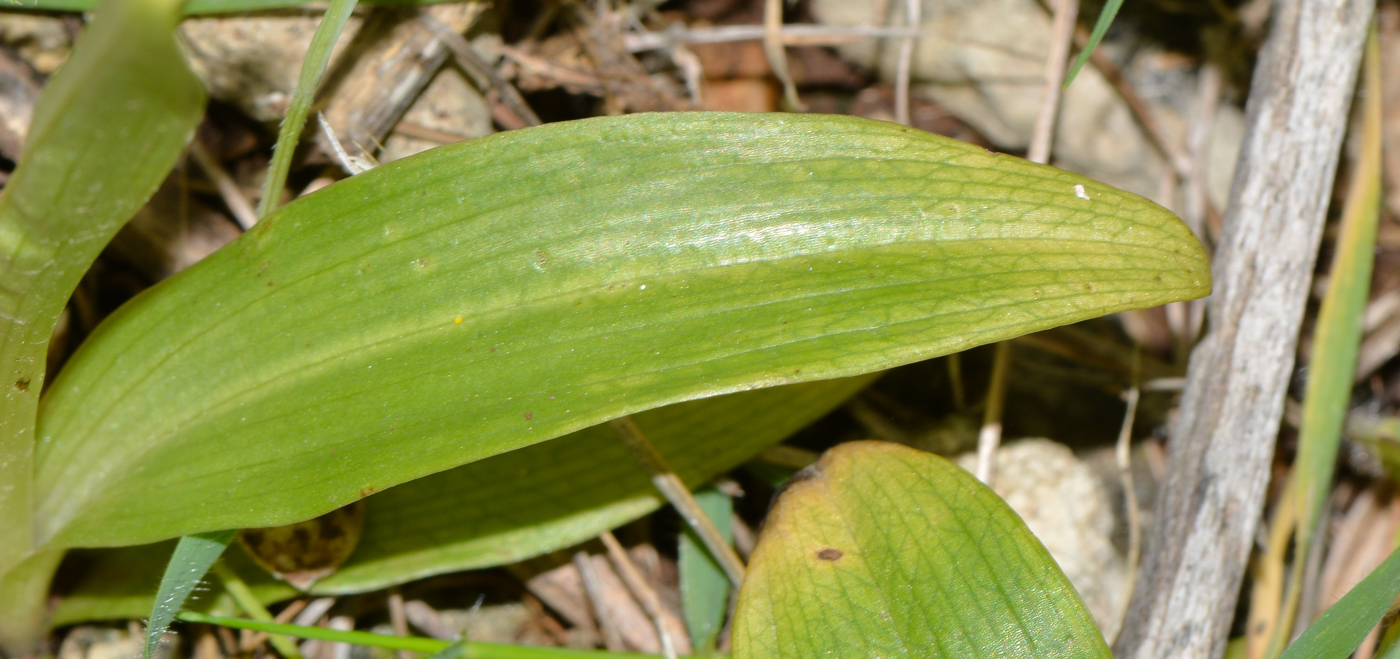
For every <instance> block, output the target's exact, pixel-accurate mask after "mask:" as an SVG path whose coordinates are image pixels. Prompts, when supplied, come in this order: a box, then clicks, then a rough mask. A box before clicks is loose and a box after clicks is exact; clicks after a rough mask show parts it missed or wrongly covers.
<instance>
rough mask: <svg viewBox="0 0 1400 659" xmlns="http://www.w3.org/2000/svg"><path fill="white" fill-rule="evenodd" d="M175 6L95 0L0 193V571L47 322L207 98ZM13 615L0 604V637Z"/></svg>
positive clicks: (171, 158) (6, 564)
mask: <svg viewBox="0 0 1400 659" xmlns="http://www.w3.org/2000/svg"><path fill="white" fill-rule="evenodd" d="M179 9H180V3H179V2H178V1H175V0H148V1H141V2H135V1H119V0H109V1H108V2H104V3H102V4H101V5H99V6H98V7H97V12H96V16H95V17H94V19H93V22H92V26H91V28H90V29H88V30H86V31H85V32H84V33H83V36H82V38H81V39H79V40H78V43H77V46H76V48H75V49H74V51H73V56H72V57H71V58H70V59H69V60H68V61H67V62H66V63H64V65H63V66H62V67H61V68H60V69H59V71H58V72H56V73H55V74H54V76H53V78H52V79H51V80H50V81H49V82H48V84H47V85H46V86H45V88H44V92H43V94H42V96H41V97H40V99H39V102H38V105H37V106H36V107H35V108H34V120H33V123H32V125H31V126H30V129H29V134H28V136H27V138H26V143H25V145H24V153H23V157H22V158H21V160H20V163H19V165H18V167H17V168H16V169H15V172H14V175H13V176H11V177H10V179H9V181H7V182H6V184H5V188H4V192H3V193H0V363H2V364H3V366H0V378H3V379H0V575H3V574H4V573H6V572H8V571H9V570H10V568H12V567H14V566H15V565H16V564H17V563H18V562H19V561H22V560H24V559H25V556H26V555H27V553H28V552H29V550H31V549H33V548H34V543H33V542H31V538H30V533H29V530H30V528H31V526H32V524H31V521H30V514H31V513H32V512H33V506H34V501H33V500H32V498H33V496H34V494H33V492H32V486H31V479H32V475H31V472H32V469H33V468H34V451H35V448H34V445H35V441H36V440H35V438H36V434H35V422H36V415H37V410H38V407H39V393H40V391H41V390H42V389H43V386H44V382H45V380H46V377H47V376H50V375H51V374H46V373H45V372H44V370H45V355H46V353H47V349H48V345H49V336H50V334H52V332H53V328H54V324H55V323H56V322H57V321H58V317H59V314H60V313H61V312H62V311H63V307H64V305H66V304H67V303H68V299H69V298H70V297H71V296H72V294H73V290H74V289H75V288H77V285H78V281H79V279H81V278H82V276H83V274H84V273H86V272H87V270H88V267H89V266H91V265H92V262H93V260H94V259H96V258H97V255H98V253H99V252H101V251H102V248H103V247H105V246H106V245H107V243H108V241H110V240H111V238H112V236H113V235H114V234H116V232H117V230H118V229H120V228H121V227H122V225H123V224H125V223H126V221H127V220H128V219H130V218H131V216H132V215H134V214H135V213H136V211H137V209H139V208H140V207H141V205H142V204H144V203H145V202H146V200H147V199H149V198H150V197H151V195H152V194H154V193H155V190H156V187H157V186H159V185H160V182H161V181H162V180H164V178H165V176H166V175H167V174H168V173H169V172H170V167H171V166H172V165H173V164H174V163H175V160H176V159H177V158H178V157H179V155H180V151H181V149H182V148H184V145H185V143H186V142H187V141H188V140H189V137H190V135H191V134H192V133H193V130H194V127H195V124H196V123H197V122H198V121H199V117H200V115H201V114H202V112H203V109H204V87H203V85H202V84H201V83H200V82H199V80H198V79H197V78H195V76H194V74H193V73H191V72H190V70H189V68H188V67H186V66H185V63H184V60H183V58H182V57H181V56H180V51H179V48H178V47H177V46H176V44H175V39H174V31H175V24H176V22H177V21H178V19H179ZM16 617H17V616H14V615H10V614H8V613H6V612H3V611H0V642H4V641H5V640H6V639H7V638H8V637H10V636H11V634H10V633H9V632H8V631H5V630H6V629H8V628H9V623H10V622H11V620H13V619H14V618H16Z"/></svg>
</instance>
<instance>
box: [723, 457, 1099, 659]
mask: <svg viewBox="0 0 1400 659" xmlns="http://www.w3.org/2000/svg"><path fill="white" fill-rule="evenodd" d="M1111 656H1112V655H1111V654H1110V653H1109V650H1108V646H1107V645H1105V643H1104V640H1103V636H1102V635H1101V634H1100V633H1099V629H1098V627H1097V626H1096V625H1095V624H1094V619H1093V617H1091V616H1090V615H1089V611H1088V609H1086V608H1085V607H1084V603H1083V602H1082V601H1080V599H1079V596H1078V594H1076V593H1075V592H1074V587H1073V586H1071V585H1070V583H1069V580H1068V579H1066V578H1065V576H1064V573H1062V572H1061V571H1060V568H1059V566H1057V565H1055V561H1054V559H1052V558H1050V554H1049V553H1048V552H1047V551H1045V547H1043V546H1042V545H1041V544H1040V541H1038V540H1036V539H1035V536H1033V535H1031V532H1030V529H1028V528H1026V525H1025V523H1024V522H1022V521H1021V519H1020V518H1019V517H1017V516H1016V513H1014V512H1012V510H1011V508H1010V507H1008V506H1007V505H1006V503H1005V502H1004V501H1002V500H1001V497H998V496H997V495H996V493H995V492H992V490H990V489H988V488H987V487H986V486H985V485H982V484H981V483H979V482H977V480H976V479H975V478H973V477H972V475H971V474H968V473H967V472H966V471H963V470H962V469H961V468H959V467H958V466H957V465H955V464H953V463H951V462H949V461H947V460H945V459H943V458H940V457H938V456H936V455H933V454H931V453H923V452H920V451H916V450H914V449H911V448H908V447H904V446H900V445H897V444H887V443H883V442H853V443H849V444H842V445H840V446H837V447H836V448H834V449H831V450H830V451H828V452H827V453H826V455H824V456H823V457H822V459H821V460H820V461H819V462H818V463H817V464H815V465H813V466H812V467H810V468H808V469H807V470H805V471H803V472H801V473H799V475H798V476H796V477H794V480H793V481H792V482H791V485H789V486H788V487H787V489H786V490H785V491H784V492H783V493H782V495H781V496H780V497H779V499H778V503H777V505H776V506H775V507H774V508H773V510H772V511H771V512H770V513H769V515H768V518H767V520H766V521H765V522H764V526H763V533H762V534H761V535H760V537H759V540H758V546H757V547H756V548H755V549H754V555H753V558H752V559H751V560H750V563H749V574H748V578H747V579H746V580H745V581H744V586H743V588H741V589H740V591H739V608H738V611H737V612H736V613H735V620H734V659H750V658H762V659H770V658H781V657H930V658H933V657H937V658H944V657H947V658H949V659H954V658H956V659H962V658H964V657H1001V658H1010V657H1034V658H1036V659H1046V658H1050V657H1056V658H1068V657H1101V658H1105V659H1106V658H1108V657H1111Z"/></svg>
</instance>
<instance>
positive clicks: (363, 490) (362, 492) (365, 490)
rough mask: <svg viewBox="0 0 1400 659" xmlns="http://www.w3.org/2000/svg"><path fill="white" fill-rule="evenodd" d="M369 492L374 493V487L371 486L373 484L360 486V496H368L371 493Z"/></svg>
mask: <svg viewBox="0 0 1400 659" xmlns="http://www.w3.org/2000/svg"><path fill="white" fill-rule="evenodd" d="M371 494H374V487H373V486H366V487H362V488H360V497H361V498H364V497H367V496H369V495H371Z"/></svg>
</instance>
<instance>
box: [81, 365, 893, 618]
mask: <svg viewBox="0 0 1400 659" xmlns="http://www.w3.org/2000/svg"><path fill="white" fill-rule="evenodd" d="M873 379H874V378H873V376H862V377H856V378H846V379H840V380H823V381H820V382H808V383H804V384H798V385H789V386H785V387H773V388H770V389H759V390H756V391H746V392H743V393H738V394H730V395H728V396H717V397H715V398H705V399H701V400H696V401H690V402H686V403H681V404H679V405H671V406H667V407H663V408H659V409H655V410H648V411H646V412H642V413H641V414H638V415H636V416H635V417H633V419H634V420H635V421H636V422H637V424H638V425H639V426H641V428H642V429H643V431H644V432H646V434H647V437H649V438H650V439H651V440H652V442H653V443H654V444H655V445H656V448H657V450H658V451H660V452H661V453H662V455H664V456H665V457H666V462H667V464H669V465H671V467H672V468H673V469H675V470H676V474H677V475H679V476H680V477H681V478H682V479H683V480H684V481H685V482H686V483H687V484H690V485H692V486H694V485H699V484H701V483H704V482H706V481H708V480H710V479H711V478H713V477H714V476H716V475H717V474H720V473H723V472H725V471H728V470H730V469H733V468H734V467H737V466H739V465H740V464H741V463H742V462H744V461H745V460H748V459H749V458H751V457H752V456H753V455H754V454H755V453H757V452H759V451H760V450H762V449H763V448H765V447H767V446H769V445H771V444H773V443H775V442H777V441H779V440H781V439H783V438H784V437H787V436H789V435H791V434H792V433H793V432H796V431H797V430H798V429H800V428H802V427H803V426H805V425H807V424H808V423H811V422H812V421H815V420H816V419H818V418H820V417H822V416H824V415H825V414H827V413H828V412H829V411H831V410H832V409H833V408H835V407H836V406H837V405H839V404H840V403H841V402H843V401H845V400H846V399H847V398H849V397H850V396H851V395H852V394H854V393H855V392H856V391H858V390H860V389H861V388H863V387H864V386H865V385H867V384H869V383H870V382H871V380H873ZM664 503H665V502H664V501H663V500H662V499H661V496H660V495H659V494H658V493H657V492H656V490H655V488H654V487H653V486H652V484H651V482H650V481H649V480H648V479H647V476H646V474H645V473H644V472H643V470H642V468H641V466H640V465H638V464H637V463H636V461H635V459H633V458H632V456H631V455H630V452H629V451H628V449H627V448H626V447H625V446H623V445H622V443H621V442H619V441H617V437H616V436H615V434H614V431H613V430H612V429H611V428H608V427H606V426H594V427H592V428H588V429H585V430H582V431H579V432H577V433H574V434H572V435H569V436H567V437H562V438H560V440H559V441H549V442H544V443H542V444H536V445H534V446H529V447H526V448H523V449H520V450H518V451H511V452H510V453H505V454H503V455H498V456H494V457H491V458H487V459H485V460H481V461H478V462H473V463H471V464H468V465H463V466H461V467H457V468H455V469H449V470H447V471H444V472H442V473H438V474H433V475H431V476H427V477H424V478H420V479H418V480H416V481H413V482H410V483H405V484H403V485H400V486H398V487H395V488H392V489H390V490H388V491H385V492H381V493H379V494H377V495H375V496H372V497H370V498H369V499H366V500H365V507H366V513H365V516H366V520H365V535H364V538H363V539H362V541H361V542H360V545H359V547H358V548H357V549H356V550H355V553H354V554H353V555H352V556H351V558H350V561H349V562H348V563H347V564H346V565H344V566H342V567H341V569H340V570H339V571H338V572H336V573H335V574H333V575H331V576H330V577H328V578H326V579H323V580H321V581H318V582H317V583H316V585H315V586H314V587H313V588H312V593H313V594H317V595H347V594H354V593H362V592H366V591H370V590H376V589H379V588H385V587H388V586H395V585H398V584H402V583H406V582H409V581H412V580H414V579H421V578H424V577H428V576H432V575H437V574H444V573H447V572H456V571H460V570H470V569H476V568H486V567H495V566H498V565H504V564H507V563H513V562H517V561H522V560H525V559H528V558H533V557H535V556H539V555H541V554H545V553H548V552H551V551H555V550H559V549H564V548H566V547H570V546H572V545H575V544H578V543H580V542H584V541H586V540H589V539H591V538H595V537H597V536H598V534H599V533H602V532H603V531H604V530H607V529H612V528H617V527H619V526H622V525H623V524H626V523H628V522H631V521H633V520H636V519H639V518H641V517H643V516H645V515H647V514H649V513H651V512H652V511H654V510H656V509H657V508H659V507H661V506H662V505H664ZM142 549H143V550H144V551H134V550H132V549H116V550H105V551H99V552H96V553H95V554H94V553H92V552H89V553H88V554H87V556H86V561H85V562H87V563H90V566H89V567H88V568H87V570H86V571H85V572H84V576H83V577H82V579H81V580H79V581H78V583H76V584H74V585H73V587H72V588H71V589H70V590H68V591H66V592H64V593H63V597H62V599H61V600H60V602H59V605H58V608H57V609H56V610H55V612H54V620H55V624H60V625H61V624H71V623H74V622H82V621H85V620H96V619H120V618H132V617H137V616H140V615H143V614H144V612H146V611H149V610H150V608H151V584H153V583H155V582H156V581H157V580H158V579H159V578H160V569H161V567H162V564H160V563H159V562H158V561H156V560H153V559H152V558H151V557H152V556H164V555H166V554H168V553H169V551H170V549H169V548H167V547H160V548H156V547H153V546H150V545H145V546H143V547H142ZM702 551H703V550H702ZM225 560H226V561H228V563H229V566H230V567H231V568H232V569H234V570H235V571H236V572H238V573H239V574H240V575H241V576H242V577H243V579H244V580H245V581H247V582H248V584H249V585H250V586H251V587H253V589H254V592H256V593H257V594H258V596H259V597H260V598H262V600H263V601H264V602H265V603H271V602H275V601H279V600H283V599H287V598H290V597H293V596H295V595H296V593H297V591H295V590H293V589H292V588H290V587H288V586H286V585H285V584H283V582H280V581H279V582H273V581H272V580H271V577H269V576H268V575H267V574H266V572H265V571H261V570H259V569H258V567H257V566H256V565H254V564H253V563H252V561H251V559H249V558H247V557H246V556H245V555H244V554H243V552H241V551H232V552H229V555H228V557H227V558H226V559H225ZM721 580H722V581H724V583H725V587H726V588H728V583H729V582H728V580H727V579H726V578H724V577H723V576H721ZM279 584H280V586H279ZM217 587H218V586H217V584H215V588H217ZM214 599H216V598H206V601H205V602H204V603H203V604H202V605H201V606H205V607H215V608H209V609H206V608H201V609H199V610H205V611H214V610H217V604H216V603H215V602H214Z"/></svg>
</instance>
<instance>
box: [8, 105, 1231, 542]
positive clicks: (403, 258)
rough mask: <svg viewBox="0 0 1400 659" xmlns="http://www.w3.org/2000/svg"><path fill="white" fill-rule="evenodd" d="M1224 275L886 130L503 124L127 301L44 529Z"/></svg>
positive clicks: (1001, 173)
mask: <svg viewBox="0 0 1400 659" xmlns="http://www.w3.org/2000/svg"><path fill="white" fill-rule="evenodd" d="M1209 286H1210V276H1209V269H1208V264H1207V262H1206V259H1205V256H1204V253H1203V251H1202V249H1201V246H1200V243H1199V242H1198V241H1197V240H1196V239H1195V237H1194V236H1193V235H1192V234H1191V232H1190V230H1189V229H1187V227H1186V226H1185V225H1184V224H1182V223H1181V221H1180V220H1178V219H1177V218H1176V217H1175V216H1173V215H1171V214H1170V213H1169V212H1167V211H1166V210H1164V209H1162V208H1161V207H1159V206H1156V205H1154V204H1152V203H1151V202H1149V201H1147V200H1145V199H1142V198H1141V197H1137V196H1135V195H1132V194H1129V193H1126V192H1122V191H1119V190H1116V189H1114V188H1111V187H1109V186H1106V185H1103V184H1100V183H1096V182H1094V181H1092V180H1089V179H1086V178H1083V177H1080V176H1077V175H1074V174H1070V173H1068V172H1063V171H1060V170H1056V169H1054V168H1050V167H1046V166H1043V165H1035V164H1032V163H1028V162H1025V161H1023V160H1019V159H1016V158H1012V157H1009V156H1004V155H996V154H991V153H989V152H987V151H985V150H983V149H981V148H979V147H975V146H972V145H968V144H964V143H961V142H956V141H954V140H949V139H947V138H943V137H940V136H937V135H932V134H929V133H924V132H921V131H916V130H913V129H909V128H906V127H902V126H897V125H892V124H887V123H883V122H876V121H869V120H864V119H859V118H855V117H843V116H826V115H781V114H738V113H734V114H730V113H700V112H693V113H691V112H686V113H645V114H636V115H628V116H621V117H604V118H598V119H589V120H583V121H577V122H568V123H560V124H548V125H545V126H540V127H537V128H529V129H523V130H518V131H509V132H505V133H498V134H496V135H493V136H490V137H486V138H482V139H479V140H473V141H470V142H463V143H459V144H456V145H450V146H446V147H442V148H439V149H434V150H432V151H429V152H426V153H423V154H419V155H418V156H414V157H412V158H405V159H403V160H400V161H397V162H394V163H391V164H389V165H385V166H382V167H379V168H376V169H374V170H372V171H369V172H366V173H364V174H360V175H358V176H354V177H351V178H348V179H345V180H343V181H341V182H339V183H337V184H335V185H333V186H330V187H329V188H326V189H324V190H321V191H319V192H317V193H315V194H313V195H309V196H307V197H305V198H303V199H300V200H298V201H296V202H294V203H293V204H290V205H288V206H287V207H285V208H284V209H282V210H280V211H279V212H278V213H277V214H275V215H274V216H273V217H269V218H268V219H267V220H266V221H264V222H262V223H260V224H259V226H257V227H254V229H253V230H252V231H249V232H248V233H246V234H244V235H243V236H242V237H241V238H239V240H237V241H235V242H234V243H233V244H231V245H229V246H228V247H227V248H225V249H223V250H221V251H219V252H217V253H215V254H214V255H212V256H210V257H208V258H206V259H204V260H203V261H201V262H200V263H199V264H197V265H196V266H194V267H192V268H190V269H188V270H185V271H183V272H181V273H180V274H179V275H177V276H175V277H172V278H171V279H168V280H166V281H165V282H162V284H160V285H158V286H157V287H155V288H153V289H151V290H149V291H147V292H146V293H144V294H142V295H141V296H138V297H137V298H136V299H134V300H132V301H131V302H130V303H128V304H127V305H126V306H125V307H123V308H122V309H120V310H118V311H117V312H116V313H115V314H113V315H112V316H111V317H110V318H109V319H108V321H107V322H106V323H104V325H103V326H102V327H101V328H99V329H98V330H97V332H95V333H94V335H93V336H92V337H91V338H90V339H89V341H88V342H87V343H86V344H85V345H84V347H83V348H82V349H81V350H80V351H79V353H78V354H76V355H75V356H74V357H73V358H72V360H71V361H70V362H69V363H68V366H67V367H66V368H65V370H64V373H63V375H62V376H61V377H60V379H59V380H58V381H57V382H56V383H55V385H54V387H53V390H52V392H51V393H50V395H49V396H48V397H47V398H46V400H45V404H44V408H43V410H42V416H41V420H40V432H39V434H40V437H41V440H42V441H41V442H40V448H39V453H38V454H37V455H36V465H37V468H36V483H37V486H36V487H37V490H38V492H39V493H40V494H39V498H38V505H37V509H38V511H39V514H38V515H37V516H36V520H37V524H36V526H37V527H38V530H39V532H40V535H41V538H42V539H43V540H45V541H47V542H52V543H55V544H58V545H81V546H110V545H119V544H135V543H141V542H150V541H154V540H159V539H162V538H165V537H171V536H175V535H182V534H187V533H191V532H198V531H203V530H209V529H211V528H234V527H243V526H278V525H282V524H287V523H291V522H295V521H300V520H303V519H308V518H310V517H314V516H316V515H319V514H321V513H324V512H326V511H327V510H330V509H333V508H336V507H339V506H341V505H344V504H345V503H348V502H350V501H353V500H356V499H359V498H363V497H365V496H368V495H369V494H370V493H372V492H376V491H379V490H382V489H384V488H387V487H390V486H393V485H397V484H400V483H403V482H406V481H409V480H413V479H415V478H420V477H422V476H426V475H428V474H431V473H436V472H439V471H443V470H445V469H449V468H452V467H455V466H458V465H461V464H466V463H469V462H474V461H477V460H480V459H483V458H487V457H490V456H492V455H497V454H500V453H504V452H507V451H511V450H515V449H518V448H522V447H524V446H528V445H531V444H535V443H538V442H541V441H545V440H548V439H553V438H555V437H559V436H561V435H564V434H567V433H570V432H573V431H576V430H580V429H582V428H586V427H588V426H592V425H595V424H598V423H601V422H604V421H607V420H608V419H612V418H616V417H618V416H622V415H625V414H633V413H635V412H638V411H641V410H646V409H650V408H654V407H659V406H661V405H667V404H671V403H676V402H681V401H686V400H694V399H697V398H705V397H709V396H714V395H717V394H722V393H730V392H734V391H743V390H748V389H755V388H761V387H769V386H774V385H778V384H790V383H797V382H809V381H816V380H823V379H829V378H836V377H846V376H851V375H856V374H860V373H866V372H871V371H875V370H880V369H884V368H889V367H893V366H896V365H899V364H905V363H909V362H913V361H917V360H922V359H927V358H930V357H935V356H939V355H942V354H946V353H948V352H953V351H958V350H963V349H965V348H967V347H969V346H972V345H978V344H982V343H986V342H991V341H998V340H1002V339H1006V338H1011V337H1014V336H1019V335H1021V334H1024V333H1027V332H1032V331H1037V330H1040V329H1045V328H1048V327H1052V326H1056V325H1061V324H1065V323H1070V322H1075V321H1078V320H1082V319H1086V318H1090V317H1094V316H1099V315H1102V314H1105V313H1112V312H1114V311H1118V310H1124V309H1129V308H1139V307H1145V306H1155V305H1158V304H1162V303H1165V302H1169V301H1173V300H1180V299H1187V298H1192V297H1197V296H1200V295H1203V294H1205V293H1206V292H1207V291H1208V290H1209ZM172 474H173V475H176V476H175V477H172V476H171V475H172ZM274 485H275V486H274Z"/></svg>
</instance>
